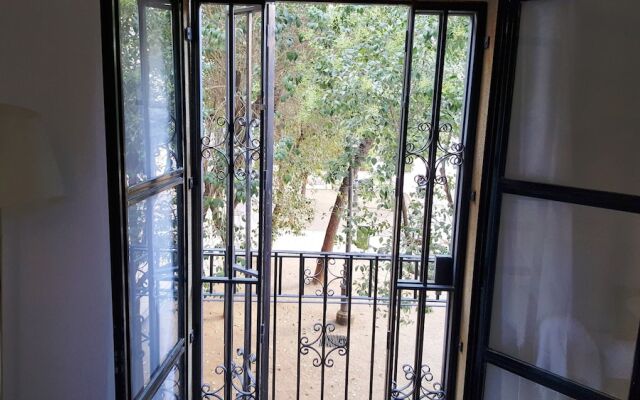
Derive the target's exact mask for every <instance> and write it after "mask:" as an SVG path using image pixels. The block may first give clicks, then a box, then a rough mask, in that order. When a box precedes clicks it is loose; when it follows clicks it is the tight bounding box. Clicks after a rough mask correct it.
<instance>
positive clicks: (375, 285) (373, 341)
mask: <svg viewBox="0 0 640 400" xmlns="http://www.w3.org/2000/svg"><path fill="white" fill-rule="evenodd" d="M374 262H375V264H374V265H375V270H374V271H372V272H373V273H374V279H373V317H372V323H371V362H370V363H369V400H373V366H374V364H375V360H376V355H375V354H376V319H377V317H378V316H377V312H378V267H379V261H378V256H376V258H375V261H374ZM370 274H371V272H370Z"/></svg>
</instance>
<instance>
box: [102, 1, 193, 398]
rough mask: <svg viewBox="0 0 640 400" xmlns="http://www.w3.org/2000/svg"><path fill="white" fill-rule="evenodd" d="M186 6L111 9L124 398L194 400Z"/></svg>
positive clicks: (118, 331)
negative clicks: (190, 389)
mask: <svg viewBox="0 0 640 400" xmlns="http://www.w3.org/2000/svg"><path fill="white" fill-rule="evenodd" d="M178 4H179V3H178V2H177V1H170V0H118V1H115V2H113V3H112V4H111V6H112V7H113V8H112V10H111V11H112V14H111V15H110V16H112V17H113V19H112V21H111V22H112V24H113V25H111V26H112V28H113V31H112V32H109V34H110V35H112V36H111V37H112V38H113V54H111V56H113V58H112V59H111V61H113V63H112V64H110V65H111V66H113V68H114V69H113V71H111V72H113V75H112V76H111V78H114V79H113V81H109V79H110V78H109V73H110V71H108V70H107V71H105V82H107V83H108V82H111V83H113V86H107V85H105V89H106V92H107V99H109V98H110V97H109V96H112V97H111V99H112V100H114V101H113V103H114V104H116V107H115V108H113V105H111V104H108V108H107V113H108V115H107V122H108V124H107V128H108V129H107V132H108V135H107V139H108V143H109V157H108V160H109V173H110V186H109V194H110V212H111V218H112V224H111V237H112V259H113V260H112V261H113V263H114V267H113V276H114V280H113V285H114V325H115V336H116V363H115V364H116V365H115V366H116V375H117V377H118V379H117V382H116V387H117V392H118V398H121V399H169V398H171V399H183V398H186V379H185V377H186V370H187V369H186V364H187V363H186V357H187V340H186V337H187V334H186V333H187V329H186V326H187V314H186V305H187V301H186V295H185V292H186V290H185V286H186V282H187V278H188V276H187V273H186V265H187V251H186V250H185V249H186V247H185V242H186V240H185V239H186V228H187V223H188V222H187V221H188V218H187V214H186V211H187V207H186V204H187V201H186V199H187V189H186V184H185V183H186V174H185V166H184V158H185V157H184V149H185V140H186V138H185V135H184V132H185V128H184V125H183V120H184V119H183V117H182V115H183V104H184V103H183V101H182V90H181V82H182V79H181V76H182V75H181V73H182V69H181V67H180V62H181V61H180V60H181V52H182V47H181V35H180V33H179V32H180V25H181V24H180V15H181V14H180V8H179V5H178ZM106 15H109V14H106ZM107 48H109V47H107ZM105 54H108V53H107V52H106V51H105ZM105 58H106V57H105ZM106 62H107V63H108V62H109V60H106ZM105 65H108V64H105Z"/></svg>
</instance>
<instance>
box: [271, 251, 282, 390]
mask: <svg viewBox="0 0 640 400" xmlns="http://www.w3.org/2000/svg"><path fill="white" fill-rule="evenodd" d="M274 260H275V264H276V268H274V269H273V273H274V277H273V280H274V281H276V282H277V281H278V268H277V265H278V262H280V264H282V257H278V253H275V256H274ZM277 326H278V294H277V293H276V290H275V288H274V293H273V349H272V353H271V359H272V360H271V363H272V365H273V370H272V371H273V372H272V374H273V377H272V378H271V398H272V399H275V398H276V361H277V358H276V356H277V355H278V352H277V347H278V340H277V338H278V328H277Z"/></svg>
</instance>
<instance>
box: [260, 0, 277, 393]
mask: <svg viewBox="0 0 640 400" xmlns="http://www.w3.org/2000/svg"><path fill="white" fill-rule="evenodd" d="M262 16H263V18H262V32H263V33H262V104H263V107H262V112H261V122H262V123H261V124H260V127H261V129H260V134H261V137H260V206H259V209H260V211H259V212H260V226H259V238H258V246H259V257H260V262H259V265H260V271H259V283H258V286H259V297H260V299H259V307H258V308H259V313H260V318H259V319H260V325H259V326H260V333H259V335H260V347H259V348H258V349H257V363H258V365H257V368H256V370H257V373H256V386H257V394H258V398H259V399H265V400H267V399H268V398H269V385H268V382H269V328H270V316H271V307H270V306H271V226H272V218H271V217H272V216H271V210H272V189H273V188H272V180H273V168H272V166H273V129H274V120H273V119H274V114H275V109H274V79H275V3H274V2H272V1H268V2H265V4H264V6H263V9H262ZM263 380H264V382H267V384H266V385H263V384H261V382H262V381H263Z"/></svg>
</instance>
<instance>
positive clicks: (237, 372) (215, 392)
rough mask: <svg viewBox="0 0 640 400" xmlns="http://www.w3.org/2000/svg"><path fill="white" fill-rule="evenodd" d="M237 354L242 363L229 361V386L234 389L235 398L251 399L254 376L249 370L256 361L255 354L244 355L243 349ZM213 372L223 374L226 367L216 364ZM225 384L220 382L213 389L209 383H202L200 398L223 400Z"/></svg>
mask: <svg viewBox="0 0 640 400" xmlns="http://www.w3.org/2000/svg"><path fill="white" fill-rule="evenodd" d="M236 353H237V354H238V356H240V357H242V358H243V359H244V361H243V365H238V364H237V363H235V362H232V363H231V386H232V387H233V390H234V391H235V394H234V396H233V397H234V399H235V400H253V399H255V398H256V397H255V396H256V377H255V375H254V373H253V372H252V371H251V365H252V364H255V362H256V355H255V354H249V355H248V356H246V357H245V353H244V350H243V349H238V350H237V351H236ZM214 372H215V373H216V374H217V375H224V374H225V373H226V372H227V368H226V367H225V366H224V365H218V366H217V367H216V369H215V370H214ZM225 385H226V384H224V383H223V384H222V386H220V387H219V388H217V389H213V388H212V387H211V385H209V384H204V385H202V388H201V390H202V399H204V400H223V399H224V396H223V392H224V388H225Z"/></svg>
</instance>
